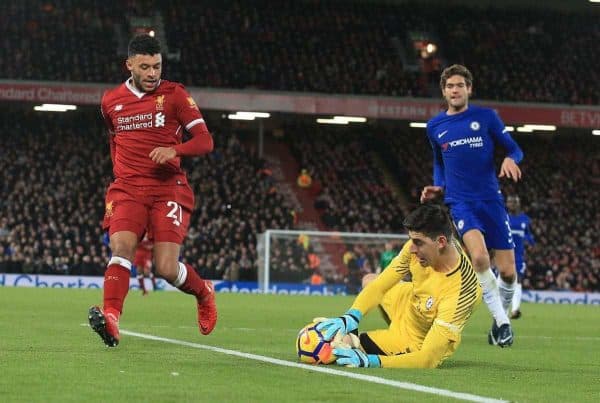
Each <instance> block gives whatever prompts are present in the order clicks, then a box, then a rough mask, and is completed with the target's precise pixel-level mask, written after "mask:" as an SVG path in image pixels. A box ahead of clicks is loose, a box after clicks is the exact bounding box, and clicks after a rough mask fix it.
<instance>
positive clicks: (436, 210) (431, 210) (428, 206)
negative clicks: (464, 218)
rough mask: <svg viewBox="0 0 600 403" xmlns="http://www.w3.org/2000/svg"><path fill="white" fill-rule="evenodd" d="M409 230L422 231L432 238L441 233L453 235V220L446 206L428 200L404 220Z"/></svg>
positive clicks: (448, 236) (447, 235) (447, 236)
mask: <svg viewBox="0 0 600 403" xmlns="http://www.w3.org/2000/svg"><path fill="white" fill-rule="evenodd" d="M403 225H404V227H405V228H406V229H407V230H408V231H414V232H420V233H422V234H425V235H426V236H427V237H429V238H431V239H435V238H436V237H438V236H440V235H444V236H446V238H448V239H450V238H451V237H452V234H453V232H452V221H451V220H450V215H449V214H448V209H447V208H446V206H444V205H442V204H439V203H435V202H428V203H425V204H421V205H420V206H419V207H417V208H416V209H414V210H413V211H411V213H410V214H409V215H408V216H406V218H405V219H404V222H403Z"/></svg>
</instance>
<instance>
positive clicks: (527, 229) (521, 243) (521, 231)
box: [506, 195, 535, 319]
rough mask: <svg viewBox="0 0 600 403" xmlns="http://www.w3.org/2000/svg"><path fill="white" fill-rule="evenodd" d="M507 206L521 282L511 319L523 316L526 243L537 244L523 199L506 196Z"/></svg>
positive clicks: (514, 300) (518, 275)
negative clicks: (523, 206) (522, 202)
mask: <svg viewBox="0 0 600 403" xmlns="http://www.w3.org/2000/svg"><path fill="white" fill-rule="evenodd" d="M506 208H507V209H508V219H509V221H510V230H511V232H512V236H513V241H514V242H515V265H516V267H517V277H518V279H519V282H518V284H517V288H516V289H515V295H514V296H513V301H512V306H511V319H518V318H520V317H521V295H522V284H523V277H525V270H526V268H527V264H526V263H525V244H528V245H532V246H533V245H535V240H534V238H533V233H532V232H531V219H530V218H529V216H528V215H527V214H525V213H524V212H523V211H522V210H521V200H520V199H519V196H517V195H512V196H508V197H507V198H506Z"/></svg>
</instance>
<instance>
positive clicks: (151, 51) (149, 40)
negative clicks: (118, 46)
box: [127, 34, 160, 57]
mask: <svg viewBox="0 0 600 403" xmlns="http://www.w3.org/2000/svg"><path fill="white" fill-rule="evenodd" d="M158 53H160V42H159V41H158V39H156V38H155V37H153V36H150V35H148V34H141V35H136V36H134V37H133V38H132V39H131V40H130V41H129V46H128V47H127V55H128V56H129V57H132V56H135V55H150V56H152V55H156V54H158Z"/></svg>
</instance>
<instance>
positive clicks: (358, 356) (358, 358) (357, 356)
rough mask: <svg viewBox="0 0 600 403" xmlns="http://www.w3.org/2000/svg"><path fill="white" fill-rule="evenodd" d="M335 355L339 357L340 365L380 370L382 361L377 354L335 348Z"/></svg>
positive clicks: (356, 349)
mask: <svg viewBox="0 0 600 403" xmlns="http://www.w3.org/2000/svg"><path fill="white" fill-rule="evenodd" d="M333 354H334V355H335V356H336V357H337V360H336V361H335V362H336V364H338V365H345V366H347V367H354V368H358V367H365V368H379V367H381V360H380V359H379V357H378V356H377V355H375V354H366V353H365V352H363V351H362V350H360V349H358V348H334V349H333Z"/></svg>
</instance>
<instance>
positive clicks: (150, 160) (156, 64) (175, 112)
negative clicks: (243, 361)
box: [88, 35, 217, 347]
mask: <svg viewBox="0 0 600 403" xmlns="http://www.w3.org/2000/svg"><path fill="white" fill-rule="evenodd" d="M126 65H127V69H128V70H129V71H130V72H131V77H130V78H129V79H128V80H127V81H125V82H124V83H123V84H121V85H119V86H118V87H116V88H114V89H112V90H109V91H107V92H106V93H105V94H104V96H103V97H102V104H101V111H102V115H103V117H104V120H105V122H106V125H107V127H108V131H109V143H110V153H111V158H112V162H113V173H114V178H115V179H114V181H113V182H112V183H111V184H110V186H109V187H108V190H107V192H106V211H105V215H104V224H103V225H104V228H105V229H108V231H109V236H110V248H111V250H112V253H113V255H112V257H111V259H110V261H109V262H108V267H107V269H106V272H105V273H104V304H103V307H102V308H101V307H99V306H92V307H91V308H90V309H89V315H88V319H89V322H90V326H91V327H92V329H93V330H94V331H95V332H96V333H98V334H99V335H100V337H101V338H102V340H103V341H104V343H105V344H106V345H107V346H109V347H116V346H117V345H118V343H119V318H120V316H121V313H122V312H123V301H124V300H125V297H126V295H127V291H128V290H129V277H130V271H131V264H132V261H133V259H134V256H135V251H136V248H137V245H138V242H139V241H140V240H141V239H142V236H143V235H144V233H145V231H146V229H149V230H150V231H151V232H152V237H153V241H154V264H155V269H156V274H157V275H159V276H161V277H162V278H164V279H165V280H166V281H168V282H169V283H170V284H172V285H173V286H175V287H177V288H179V289H180V290H181V291H183V292H184V293H186V294H191V295H193V296H194V297H195V298H196V305H197V310H198V326H199V328H200V332H201V333H202V334H209V333H210V332H211V331H212V330H213V328H214V327H215V324H216V322H217V308H216V305H215V296H214V289H213V284H212V283H211V282H210V281H208V280H203V279H202V278H200V276H199V275H198V274H197V273H196V271H195V270H194V268H193V267H191V266H190V265H186V264H183V263H180V262H179V261H178V257H179V252H180V248H181V244H182V243H183V240H184V238H185V236H186V233H187V228H188V224H189V221H190V215H191V213H192V209H193V207H194V194H193V192H192V190H191V188H190V186H189V185H188V182H187V178H186V175H185V173H184V172H183V171H182V169H181V168H180V158H181V157H185V156H197V155H202V154H207V153H209V152H211V151H212V149H213V139H212V136H211V135H210V133H209V132H208V129H207V128H206V124H205V123H204V119H203V118H202V114H201V113H200V110H199V109H198V107H197V106H196V103H195V102H194V100H193V99H192V97H191V96H190V95H189V94H188V93H187V91H186V90H185V88H184V87H183V85H181V84H179V83H175V82H171V81H167V80H161V72H162V56H161V53H160V43H159V42H158V40H157V39H155V38H153V37H151V36H149V35H139V36H136V37H134V38H133V39H132V40H131V42H130V43H129V49H128V58H127V61H126ZM184 130H185V131H187V132H188V133H189V134H190V135H191V139H190V140H188V141H186V142H182V134H183V132H184Z"/></svg>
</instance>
